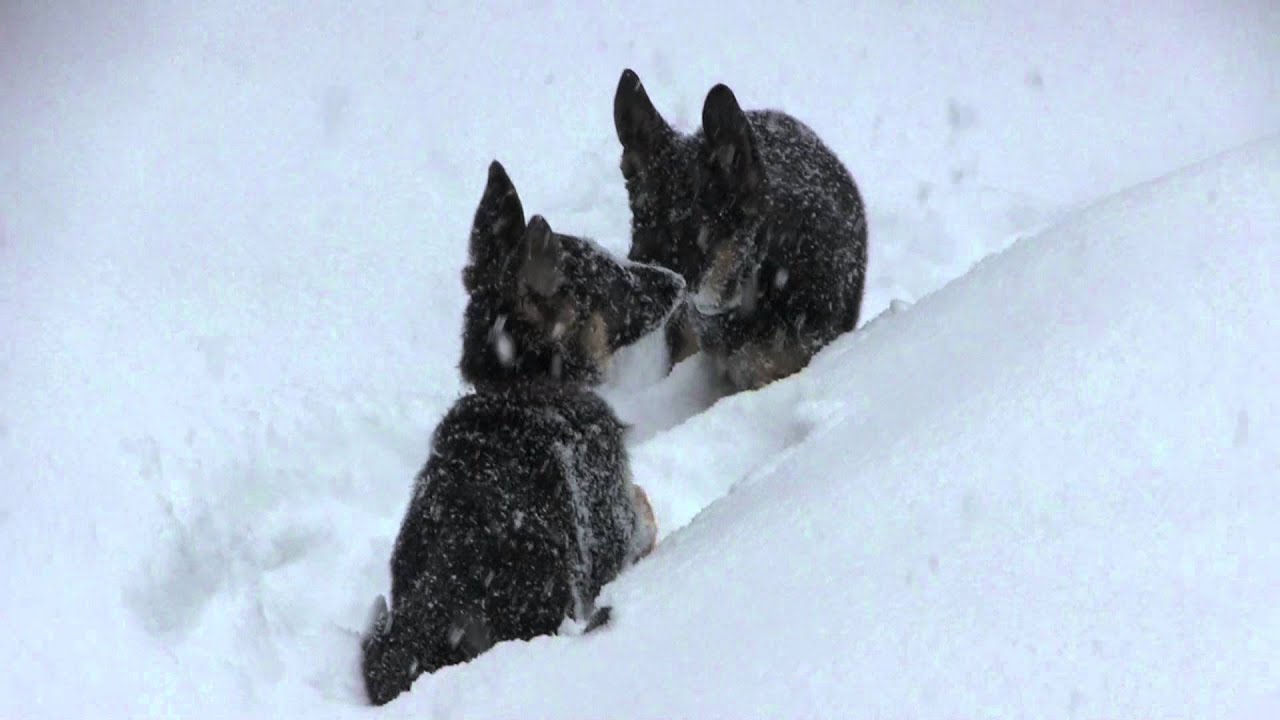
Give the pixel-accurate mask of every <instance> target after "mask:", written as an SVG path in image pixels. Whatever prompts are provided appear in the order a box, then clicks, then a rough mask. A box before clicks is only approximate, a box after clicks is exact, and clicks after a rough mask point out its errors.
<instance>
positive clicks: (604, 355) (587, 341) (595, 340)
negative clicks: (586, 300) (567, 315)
mask: <svg viewBox="0 0 1280 720" xmlns="http://www.w3.org/2000/svg"><path fill="white" fill-rule="evenodd" d="M578 343H579V345H580V346H581V347H582V352H583V353H585V354H586V356H587V357H588V358H590V359H591V362H592V363H593V364H594V365H596V366H597V367H600V368H602V369H603V368H607V367H609V361H610V359H611V357H612V355H613V353H611V352H610V351H609V329H608V327H607V326H606V325H605V321H604V316H603V315H601V314H600V313H598V312H594V313H591V315H590V317H588V318H587V319H586V321H585V322H583V323H582V329H581V330H579V331H578Z"/></svg>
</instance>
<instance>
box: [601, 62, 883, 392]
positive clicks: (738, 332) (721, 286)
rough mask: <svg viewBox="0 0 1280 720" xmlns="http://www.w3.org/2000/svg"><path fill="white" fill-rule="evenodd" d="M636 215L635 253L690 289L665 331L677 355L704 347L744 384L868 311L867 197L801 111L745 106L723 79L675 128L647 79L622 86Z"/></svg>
mask: <svg viewBox="0 0 1280 720" xmlns="http://www.w3.org/2000/svg"><path fill="white" fill-rule="evenodd" d="M614 122H615V126H616V128H617V131H618V139H619V141H620V142H621V143H622V148H623V150H622V161H621V169H622V174H623V177H624V178H626V182H627V193H628V196H629V200H630V204H631V213H632V243H631V251H630V257H631V259H633V260H637V261H641V262H652V263H657V264H660V265H662V266H664V267H668V268H671V269H672V270H675V271H676V272H679V273H680V274H681V275H682V276H683V277H684V278H685V281H686V282H687V283H688V284H689V287H690V288H691V290H696V292H692V293H691V295H690V299H689V302H688V303H687V304H686V306H684V307H682V308H681V311H680V313H679V314H677V315H676V317H675V318H674V320H673V322H672V323H671V324H670V326H669V327H668V330H667V339H668V344H669V347H670V348H671V351H672V358H673V360H679V359H680V358H682V357H684V356H686V355H688V354H690V353H692V352H694V351H695V350H696V349H697V348H698V347H699V346H700V347H701V349H703V350H705V351H706V352H707V353H709V354H710V355H711V356H712V357H713V358H715V360H716V361H717V363H718V364H719V366H720V367H721V368H722V369H723V370H724V372H725V373H726V374H727V376H728V377H729V379H730V381H731V382H732V383H733V384H734V385H735V386H736V387H738V388H739V389H744V388H754V387H759V386H761V385H765V384H767V383H769V382H771V381H773V380H775V379H777V378H780V377H784V376H786V375H789V374H791V373H793V372H796V371H797V370H799V369H801V368H803V367H804V366H805V365H806V364H808V362H809V359H810V358H811V357H812V356H813V354H814V353H816V352H817V351H818V350H820V349H821V348H822V347H823V346H825V345H826V344H827V343H829V342H830V341H831V340H832V339H834V338H835V337H836V336H838V335H840V334H841V333H843V332H846V331H849V330H852V329H853V328H854V327H855V326H856V325H857V322H858V312H859V309H860V306H861V303H862V293H863V285H864V277H865V274H866V264H867V223H866V217H865V214H864V210H863V205H862V198H861V197H860V195H859V194H858V189H857V186H856V185H855V183H854V181H853V178H852V177H851V176H850V174H849V172H848V170H847V169H846V168H845V167H844V165H843V164H842V163H841V162H840V160H839V159H838V158H837V157H836V156H835V154H834V153H832V152H831V150H830V149H828V148H827V147H826V145H824V144H823V143H822V141H821V140H820V139H819V138H818V136H817V135H816V134H815V133H814V132H813V131H812V130H811V129H809V128H808V127H807V126H806V125H805V124H804V123H802V122H800V121H799V120H796V119H795V118H793V117H791V116H790V115H787V114H786V113H783V112H779V111H774V110H759V111H750V112H744V111H743V110H742V109H741V107H739V105H738V102H737V99H736V98H735V97H734V95H733V92H732V91H731V90H729V88H728V87H726V86H724V85H716V86H715V87H714V88H712V89H711V91H710V92H709V93H708V94H707V98H706V102H705V104H704V105H703V109H702V129H701V130H699V131H697V132H695V133H693V134H692V135H682V134H681V133H678V132H676V131H675V130H674V129H673V128H672V127H671V126H670V125H669V124H668V123H667V122H666V121H665V120H664V119H663V118H662V116H661V115H660V114H659V113H658V111H657V109H656V108H654V106H653V103H652V102H651V101H650V100H649V97H648V94H647V93H646V92H645V89H644V87H643V85H642V84H641V83H640V79H639V78H638V77H637V76H636V74H635V73H634V72H632V71H630V70H626V71H624V72H623V73H622V78H621V79H620V80H619V82H618V90H617V93H616V95H615V96H614Z"/></svg>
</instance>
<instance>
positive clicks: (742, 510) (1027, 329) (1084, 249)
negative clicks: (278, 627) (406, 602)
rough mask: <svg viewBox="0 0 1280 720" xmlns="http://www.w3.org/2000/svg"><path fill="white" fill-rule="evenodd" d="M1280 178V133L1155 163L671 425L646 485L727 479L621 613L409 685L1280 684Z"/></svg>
mask: <svg viewBox="0 0 1280 720" xmlns="http://www.w3.org/2000/svg"><path fill="white" fill-rule="evenodd" d="M1277 188H1280V139H1273V140H1268V141H1265V142H1260V143H1257V144H1254V145H1251V146H1249V147H1246V148H1243V149H1241V150H1239V151H1236V152H1234V153H1231V154H1229V155H1226V156H1224V157H1221V158H1219V159H1216V160H1214V161H1211V162H1208V163H1205V164H1202V165H1199V166H1197V167H1195V168H1192V169H1189V170H1187V171H1184V172H1181V173H1178V174H1176V175H1174V176H1171V177H1169V178H1166V179H1163V180H1160V181H1158V182H1154V183H1150V184H1147V185H1144V186H1142V187H1138V188H1136V189H1133V190H1131V191H1128V192H1126V193H1124V194H1122V195H1119V196H1117V197H1114V198H1111V199H1108V200H1106V201H1104V202H1101V203H1099V204H1097V205H1095V206H1093V207H1091V208H1089V209H1088V210H1086V211H1084V212H1081V213H1079V214H1078V215H1076V216H1074V217H1072V218H1071V219H1069V220H1068V221H1066V222H1064V223H1062V224H1061V225H1059V226H1057V227H1055V228H1054V229H1052V230H1050V231H1048V232H1046V233H1044V234H1042V235H1040V236H1038V237H1034V238H1028V239H1024V240H1021V241H1019V242H1018V243H1016V244H1015V245H1014V246H1013V247H1012V248H1010V249H1009V250H1008V251H1006V252H1004V253H1001V254H1000V255H999V256H996V257H992V258H990V259H988V260H986V261H984V262H983V263H981V264H980V265H979V266H978V267H977V268H975V269H974V270H973V271H972V272H971V273H969V274H968V275H967V276H965V277H963V278H961V279H960V280H958V281H956V282H954V283H952V284H951V285H949V286H948V287H947V288H945V289H943V290H942V291H939V292H937V293H935V294H933V295H931V296H929V297H927V298H925V299H924V300H923V301H922V302H920V303H919V304H918V305H916V306H915V307H913V308H912V309H910V310H909V311H908V312H905V313H899V314H891V315H889V316H882V317H881V318H879V319H877V320H876V321H875V322H873V323H872V324H871V326H870V327H868V328H867V329H865V330H864V331H863V332H861V333H859V334H857V335H855V336H851V337H846V338H844V339H843V340H842V341H840V342H838V343H836V344H835V345H834V346H833V347H831V348H830V349H828V350H826V351H824V352H823V353H822V354H821V355H820V356H819V357H818V359H817V360H816V362H815V363H814V365H813V366H812V367H811V368H810V369H808V370H806V371H805V372H804V373H802V374H801V375H800V376H797V377H794V378H791V379H788V380H786V381H783V382H779V383H777V384H775V385H773V386H770V387H768V388H765V389H764V390H762V391H759V392H754V393H744V394H741V395H737V396H733V397H730V398H726V399H725V400H722V401H720V402H719V403H718V404H716V405H715V406H714V407H712V408H711V409H710V410H709V411H707V412H705V413H703V414H701V415H699V416H696V417H694V418H692V419H690V420H688V421H687V422H685V423H683V424H682V425H680V426H678V427H676V428H674V429H671V430H669V431H666V432H664V433H662V434H659V435H658V436H656V437H655V438H653V439H652V440H650V441H648V442H647V443H646V444H644V445H643V446H641V447H640V448H638V449H637V450H636V452H635V456H636V461H635V462H636V465H637V470H636V475H637V479H638V481H639V482H640V483H642V484H644V485H646V486H647V487H650V488H651V492H652V493H653V494H654V495H659V496H662V495H676V494H679V492H680V491H681V489H682V487H683V486H684V485H685V484H692V485H693V486H694V487H699V486H700V485H705V484H707V483H714V482H716V481H719V482H720V483H721V484H722V487H726V488H729V489H731V492H730V493H729V494H728V496H727V497H725V498H724V499H723V500H721V501H718V502H716V503H714V504H712V505H711V506H710V507H709V508H708V509H707V510H706V511H705V512H703V513H701V514H699V515H698V517H696V518H695V519H694V520H693V521H692V522H691V523H690V524H689V525H688V527H686V528H685V529H683V530H681V531H679V532H677V533H676V534H675V535H673V536H672V537H670V538H668V540H667V541H666V542H665V543H663V544H662V545H660V546H659V549H658V550H657V551H656V552H655V554H654V555H653V556H652V557H651V558H650V559H649V560H647V561H646V562H644V563H642V564H641V565H640V566H638V567H636V568H635V569H633V570H632V571H631V572H629V573H627V574H625V575H624V576H623V577H622V578H620V579H619V580H618V581H617V582H616V583H615V584H614V585H613V586H611V587H610V588H609V589H608V590H607V591H606V599H607V601H608V602H611V603H612V604H613V605H614V607H615V622H614V623H613V625H612V626H611V627H610V628H609V629H608V631H606V632H602V633H600V634H599V635H593V636H588V637H585V638H574V639H563V638H557V639H543V640H538V641H535V642H531V643H527V644H508V645H505V646H501V647H499V648H497V649H495V650H494V651H492V652H491V653H489V654H488V655H485V656H482V657H481V658H479V659H477V660H476V661H474V662H473V663H471V665H469V666H467V667H460V668H450V669H446V670H444V671H442V672H440V673H437V674H436V675H434V676H431V677H427V678H424V679H422V680H420V681H419V682H418V684H417V685H415V686H414V689H413V692H412V693H411V694H410V695H407V696H405V699H404V701H403V702H402V703H401V704H400V705H399V706H398V708H397V709H400V710H403V711H404V712H405V713H406V714H414V713H418V712H421V711H424V710H427V709H430V708H442V707H443V708H447V709H448V713H449V715H450V716H451V717H493V716H512V715H519V716H521V717H582V716H591V715H604V716H610V717H636V718H641V717H745V716H760V715H767V716H777V715H786V716H793V717H816V716H824V717H836V716H846V717H847V716H851V715H852V716H872V717H875V716H880V717H883V716H904V715H905V716H915V717H921V716H925V717H930V716H932V717H937V716H967V717H973V716H979V715H990V714H997V715H1005V716H1063V717H1065V716H1068V715H1077V714H1078V715H1079V716H1082V717H1099V716H1116V717H1159V716H1169V715H1190V716H1208V715H1215V716H1216V715H1232V714H1236V713H1239V712H1242V711H1243V710H1245V709H1248V708H1249V707H1251V703H1253V702H1256V699H1257V698H1258V697H1261V696H1264V695H1265V694H1266V693H1269V692H1271V693H1273V692H1275V691H1276V690H1277V689H1278V688H1280V667H1278V666H1277V665H1276V664H1275V658H1277V657H1280V609H1278V608H1277V606H1276V604H1275V602H1274V598H1275V597H1276V593H1277V592H1278V591H1280V526H1277V524H1276V523H1275V518H1276V517H1277V516H1278V515H1280V486H1277V485H1276V480H1277V479H1278V478H1280V425H1278V421H1280V386H1278V385H1277V384H1276V383H1275V378H1277V377H1280V336H1278V335H1277V334H1276V333H1275V327H1277V323H1280V305H1277V304H1276V303H1275V301H1274V300H1275V293H1276V284H1275V283H1276V280H1277V278H1276V277H1275V272H1276V271H1277V269H1280V203H1277V201H1276V189H1277ZM682 453H683V456H682V457H681V454H682ZM676 458H680V459H679V460H677V459H676ZM663 519H666V520H668V521H672V520H674V521H676V522H678V518H660V521H661V520H663Z"/></svg>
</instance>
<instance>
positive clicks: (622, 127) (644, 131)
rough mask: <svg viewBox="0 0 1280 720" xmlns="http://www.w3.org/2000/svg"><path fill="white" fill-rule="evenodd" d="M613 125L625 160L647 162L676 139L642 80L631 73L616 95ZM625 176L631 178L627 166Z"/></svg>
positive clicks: (622, 80) (624, 74)
mask: <svg viewBox="0 0 1280 720" xmlns="http://www.w3.org/2000/svg"><path fill="white" fill-rule="evenodd" d="M613 124H614V127H615V128H616V129H617V131H618V141H619V142H621V143H622V150H623V155H624V158H625V157H627V156H631V157H633V158H635V159H637V160H639V161H640V162H647V161H648V159H649V158H651V157H652V156H653V154H654V153H655V152H656V151H657V150H658V149H659V148H661V147H662V146H663V145H664V144H665V143H667V142H669V141H670V140H671V138H672V137H674V136H675V130H673V129H672V128H671V126H670V125H668V124H667V121H666V120H664V119H663V118H662V115H661V114H659V113H658V109H657V108H655V107H654V106H653V102H652V101H650V100H649V94H648V93H646V92H645V91H644V85H642V84H641V83H640V77H639V76H637V75H636V74H635V73H634V72H632V71H631V70H630V69H628V70H623V71H622V77H621V78H619V79H618V90H617V92H615V93H614V95H613ZM623 174H624V175H627V174H628V173H627V168H626V163H624V167H623Z"/></svg>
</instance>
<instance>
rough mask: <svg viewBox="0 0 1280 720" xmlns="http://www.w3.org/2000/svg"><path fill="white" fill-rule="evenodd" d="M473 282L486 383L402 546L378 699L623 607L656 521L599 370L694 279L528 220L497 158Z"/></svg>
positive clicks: (416, 499) (421, 483)
mask: <svg viewBox="0 0 1280 720" xmlns="http://www.w3.org/2000/svg"><path fill="white" fill-rule="evenodd" d="M464 284H465V285H466V287H467V289H468V291H469V293H470V302H469V304H468V307H467V310H466V320H465V330H464V342H463V359H462V364H461V367H462V370H463V374H464V376H465V377H466V378H467V379H468V380H469V381H471V382H472V383H473V384H474V385H475V391H474V392H472V393H470V394H468V395H466V396H464V397H463V398H461V399H460V400H458V402H457V403H455V404H454V406H453V407H452V408H451V409H450V410H449V412H448V413H447V414H446V415H445V417H444V419H443V420H442V421H441V422H440V425H439V426H438V427H437V428H436V432H435V435H434V437H433V441H432V450H431V455H430V457H429V458H428V459H427V462H426V465H425V467H424V468H423V469H422V471H421V472H420V473H419V474H418V477H417V479H416V481H415V484H414V490H413V495H412V497H411V499H410V502H409V507H408V510H407V511H406V513H405V516H404V521H403V523H402V525H401V528H400V533H399V536H398V537H397V538H396V544H395V549H394V551H393V553H392V557H391V597H392V603H391V607H390V609H389V610H387V609H386V607H385V603H383V604H381V605H378V606H375V613H374V617H373V619H372V621H371V623H370V627H369V629H368V631H367V633H366V636H365V638H364V640H363V642H362V649H363V651H364V663H363V671H364V678H365V687H366V691H367V692H368V695H369V699H370V700H371V701H372V702H373V703H374V704H379V705H380V704H383V703H386V702H388V701H390V700H391V699H392V698H394V697H395V696H396V695H398V694H399V693H401V692H403V691H405V690H407V689H408V688H409V686H410V685H411V684H412V682H413V680H414V679H415V678H416V677H417V676H418V675H420V674H421V673H424V672H432V671H434V670H436V669H438V668H440V667H443V666H446V665H450V664H454V663H459V662H464V661H466V660H469V659H471V658H473V657H475V656H476V655H478V654H480V653H482V652H484V651H485V650H487V649H488V648H489V647H491V646H492V645H493V644H495V643H497V642H500V641H503V640H510V639H516V638H524V639H527V638H531V637H534V636H536V635H545V634H550V633H554V632H556V629H557V628H558V627H559V626H560V624H561V622H562V621H563V620H564V619H565V618H566V617H573V618H575V619H578V620H580V621H584V622H587V621H589V620H590V619H592V618H599V617H603V618H607V617H608V614H607V613H604V615H603V616H601V615H599V614H598V613H599V611H598V610H596V609H595V608H594V600H595V597H596V595H597V594H598V593H599V591H600V588H601V587H602V586H603V585H604V584H605V583H607V582H609V581H610V580H611V579H613V577H614V576H616V575H617V574H618V572H619V571H620V570H621V569H622V568H623V567H625V566H626V565H627V564H629V563H630V562H633V561H634V560H635V559H636V558H638V557H639V556H641V555H643V554H644V553H645V552H647V551H648V549H649V548H650V547H651V546H652V543H653V539H654V537H655V533H656V528H655V527H654V524H653V519H652V512H651V510H650V509H649V507H648V504H647V500H645V499H644V495H643V492H642V491H641V490H640V489H639V488H638V487H637V486H635V485H633V484H632V482H631V477H630V470H629V466H628V461H627V454H626V449H625V447H624V445H623V426H622V424H621V423H620V422H619V421H618V419H617V417H616V416H615V415H614V413H613V411H612V410H611V409H610V408H609V406H608V405H607V404H606V403H605V402H604V400H602V399H601V398H600V397H598V396H597V395H595V394H594V393H592V392H591V391H590V390H589V389H588V388H587V387H586V386H585V383H587V382H590V381H594V380H595V379H597V378H599V376H600V374H601V373H602V372H603V369H602V367H601V365H602V364H603V362H604V361H606V360H607V359H608V354H609V353H611V352H612V351H614V350H616V349H617V348H618V347H620V346H621V345H624V344H626V343H628V342H631V341H634V340H635V339H637V338H638V337H640V336H641V335H643V334H645V333H647V332H650V331H652V330H655V329H657V328H658V327H659V326H660V325H661V324H662V323H663V322H665V320H666V318H667V316H668V315H669V314H670V312H671V309H672V308H673V307H674V306H675V305H676V304H677V303H678V302H679V301H680V299H681V297H682V289H683V283H682V282H681V281H680V279H679V277H677V276H676V275H674V274H673V273H671V272H668V271H666V270H662V269H657V268H641V267H624V266H623V265H622V264H620V263H618V262H617V261H615V260H613V259H612V258H611V257H610V256H609V255H608V254H607V253H605V252H604V251H603V250H600V249H599V248H597V247H595V246H594V245H593V244H591V243H590V242H588V241H586V240H582V239H579V238H574V237H569V236H564V235H556V234H555V233H552V232H551V230H550V228H549V227H548V226H547V223H546V221H545V220H542V219H541V218H540V217H536V216H535V217H534V218H533V219H532V221H531V222H530V223H529V224H528V226H527V227H526V225H525V222H524V217H523V210H522V209H521V207H520V201H519V198H518V197H517V196H516V193H515V189H514V188H513V187H512V186H511V181H510V180H509V179H508V178H507V175H506V173H505V172H504V171H503V169H502V167H501V165H499V164H497V163H496V162H495V163H494V164H493V165H492V166H491V168H490V172H489V183H488V187H487V188H486V189H485V193H484V197H483V198H482V199H481V201H480V207H479V209H478V210H477V211H476V218H475V224H474V229H473V231H472V235H471V262H470V264H469V266H468V267H467V269H466V270H465V272H464ZM529 304H532V305H533V306H532V307H526V306H525V305H529ZM504 316H505V317H506V320H505V321H503V320H501V318H503V317H504ZM591 317H598V318H599V319H596V320H587V321H584V320H583V318H591ZM583 322H591V323H594V326H593V329H589V330H584V329H583V327H584V326H583ZM557 326H559V329H557ZM495 327H496V328H498V329H497V330H494V328H495ZM581 333H590V335H591V337H590V338H588V340H586V341H584V340H583V339H582V338H581V337H579V336H578V335H579V334H581ZM553 335H554V337H553ZM504 337H505V339H503V338H504ZM600 342H603V343H604V345H603V346H601V347H603V349H604V352H603V353H602V352H600V351H599V348H598V347H595V345H596V344H597V343H600ZM585 345H592V346H593V347H591V348H589V349H584V347H585ZM499 346H500V347H499ZM593 613H594V614H593Z"/></svg>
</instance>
